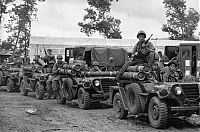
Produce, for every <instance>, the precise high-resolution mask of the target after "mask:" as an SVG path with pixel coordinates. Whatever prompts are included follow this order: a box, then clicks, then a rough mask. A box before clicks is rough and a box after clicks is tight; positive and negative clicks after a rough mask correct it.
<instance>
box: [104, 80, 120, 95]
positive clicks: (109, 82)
mask: <svg viewBox="0 0 200 132" xmlns="http://www.w3.org/2000/svg"><path fill="white" fill-rule="evenodd" d="M101 85H102V89H103V92H104V93H106V92H109V87H110V86H115V85H117V84H116V83H115V82H114V81H113V80H112V79H108V78H105V79H101Z"/></svg>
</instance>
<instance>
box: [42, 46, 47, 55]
mask: <svg viewBox="0 0 200 132" xmlns="http://www.w3.org/2000/svg"><path fill="white" fill-rule="evenodd" d="M43 49H44V53H45V55H47V51H46V49H45V48H44V46H43Z"/></svg>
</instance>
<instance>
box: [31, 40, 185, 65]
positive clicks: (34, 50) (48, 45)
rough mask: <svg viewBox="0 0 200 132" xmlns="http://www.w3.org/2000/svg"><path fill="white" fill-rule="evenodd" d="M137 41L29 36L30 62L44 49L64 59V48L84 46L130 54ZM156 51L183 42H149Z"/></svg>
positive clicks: (42, 54) (42, 53)
mask: <svg viewBox="0 0 200 132" xmlns="http://www.w3.org/2000/svg"><path fill="white" fill-rule="evenodd" d="M137 41H138V40H137V39H104V38H64V37H41V36H31V38H30V47H29V48H30V60H31V61H32V60H33V58H34V55H41V56H44V55H45V53H44V49H52V50H53V54H54V55H57V54H62V55H63V57H64V54H65V53H64V52H65V50H64V49H65V48H67V47H68V48H69V47H77V46H82V47H84V46H86V47H104V46H107V47H120V48H124V49H125V50H127V51H128V52H131V50H132V49H133V46H134V45H135V44H136V42H137ZM150 41H151V42H152V43H153V44H154V46H155V48H156V51H164V47H165V46H177V45H179V43H181V42H183V41H179V40H150Z"/></svg>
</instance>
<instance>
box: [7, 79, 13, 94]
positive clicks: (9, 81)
mask: <svg viewBox="0 0 200 132" xmlns="http://www.w3.org/2000/svg"><path fill="white" fill-rule="evenodd" d="M7 92H9V93H12V92H14V81H13V80H12V79H11V78H8V79H7Z"/></svg>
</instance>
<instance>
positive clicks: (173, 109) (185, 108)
mask: <svg viewBox="0 0 200 132" xmlns="http://www.w3.org/2000/svg"><path fill="white" fill-rule="evenodd" d="M198 110H199V111H200V106H185V107H184V106H178V107H171V111H198Z"/></svg>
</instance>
